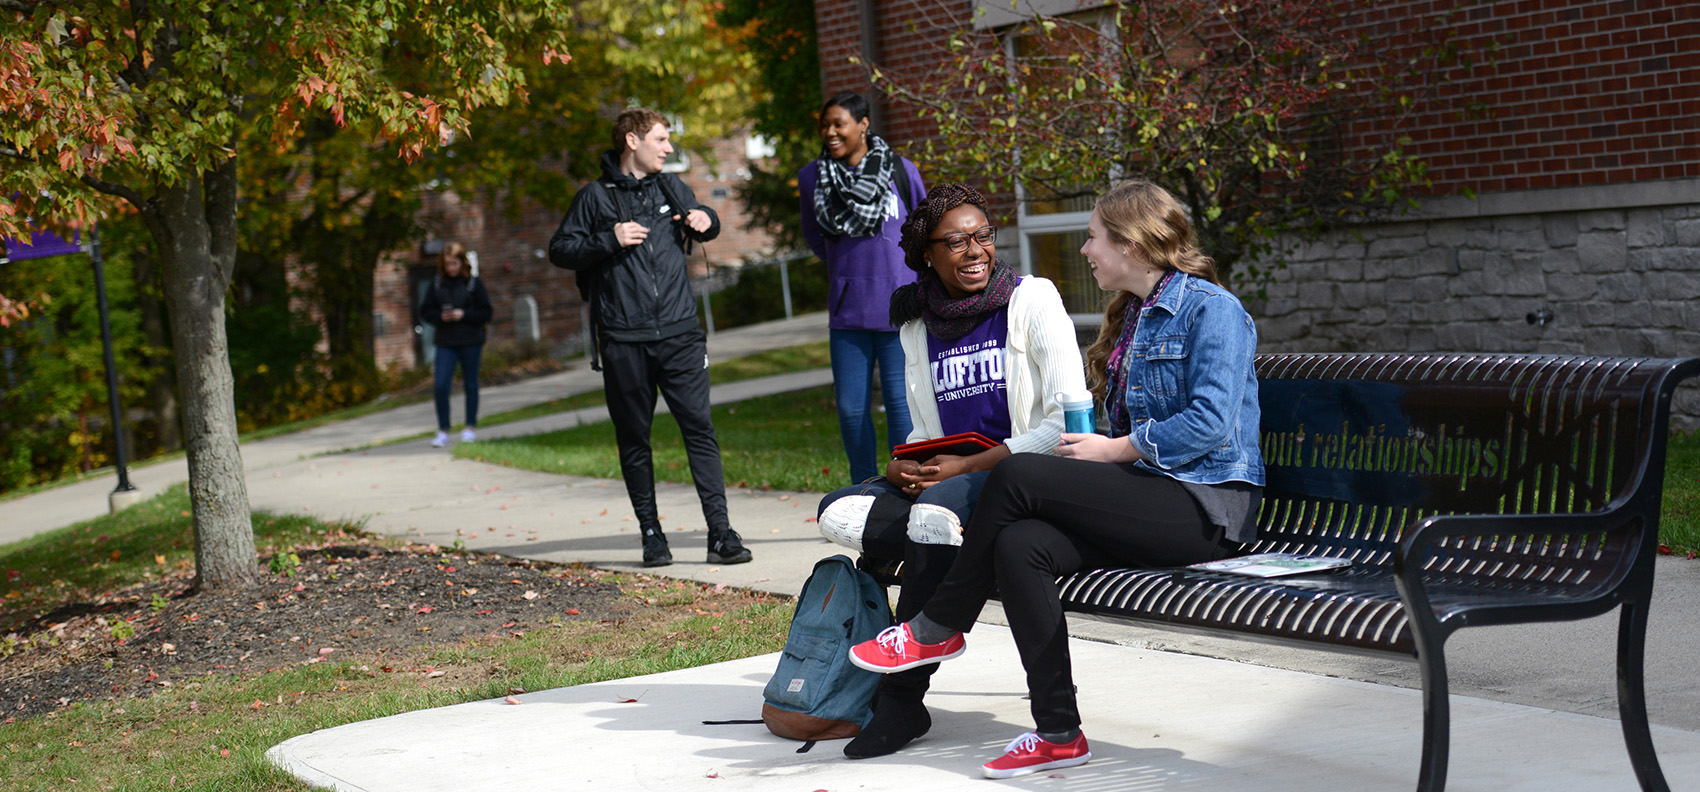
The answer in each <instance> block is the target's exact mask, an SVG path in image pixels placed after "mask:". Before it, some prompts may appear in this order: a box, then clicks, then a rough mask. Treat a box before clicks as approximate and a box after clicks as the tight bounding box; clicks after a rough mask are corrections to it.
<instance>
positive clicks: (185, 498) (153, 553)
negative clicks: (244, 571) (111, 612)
mask: <svg viewBox="0 0 1700 792" xmlns="http://www.w3.org/2000/svg"><path fill="white" fill-rule="evenodd" d="M253 522H254V541H255V544H256V545H258V548H259V551H260V555H262V556H269V555H272V554H273V553H276V552H277V551H278V549H279V548H287V547H294V546H295V545H298V544H302V543H310V542H322V541H325V540H326V539H327V538H334V537H336V536H338V535H340V534H341V532H342V531H344V530H347V529H349V528H350V526H344V525H338V524H326V523H323V522H321V521H319V520H316V519H314V518H310V517H302V516H294V515H273V514H266V513H263V512H259V513H255V514H254V517H253ZM194 561H195V532H194V527H193V524H192V523H191V522H190V517H189V492H188V489H187V487H185V485H182V484H178V485H175V486H173V487H170V488H169V489H167V490H166V491H165V492H163V493H161V494H160V495H158V496H156V497H155V498H153V499H151V500H148V501H146V502H144V503H139V504H136V505H135V506H132V507H130V508H128V509H125V510H123V511H121V512H118V513H117V514H111V515H107V516H105V517H101V518H99V519H95V520H89V521H87V522H82V523H78V524H76V525H72V526H68V527H65V528H60V529H57V530H53V531H48V532H46V533H42V534H37V535H36V536H32V537H30V538H28V539H23V540H20V541H17V542H14V543H12V544H9V545H6V546H4V547H0V570H5V579H3V580H0V633H3V632H5V631H6V630H8V629H11V628H13V627H16V626H17V624H18V623H19V621H20V620H22V619H27V618H28V617H29V616H32V615H34V614H36V613H40V612H44V611H46V610H50V609H51V608H52V607H53V606H56V605H58V604H61V603H64V602H70V601H73V600H74V599H75V598H76V597H77V596H80V595H79V592H82V593H83V595H86V593H87V592H90V591H105V590H109V589H115V588H122V587H124V586H128V585H130V584H132V583H140V582H143V581H146V580H148V579H150V578H155V577H158V576H159V575H160V574H161V573H162V572H164V571H166V570H168V569H172V568H189V567H192V566H193V564H194ZM4 654H5V652H4V650H3V649H0V656H4Z"/></svg>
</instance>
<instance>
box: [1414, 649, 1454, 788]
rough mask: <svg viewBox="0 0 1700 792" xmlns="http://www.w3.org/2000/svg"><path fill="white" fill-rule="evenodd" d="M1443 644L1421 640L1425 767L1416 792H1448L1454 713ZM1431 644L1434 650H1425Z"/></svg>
mask: <svg viewBox="0 0 1700 792" xmlns="http://www.w3.org/2000/svg"><path fill="white" fill-rule="evenodd" d="M1441 642H1442V640H1441V639H1438V638H1437V639H1435V640H1433V641H1428V642H1424V641H1421V640H1420V639H1419V640H1418V646H1419V648H1418V650H1417V665H1418V666H1420V667H1421V668H1422V672H1423V764H1422V772H1421V774H1420V775H1418V776H1417V792H1442V790H1445V789H1446V763H1447V758H1448V757H1447V754H1448V752H1449V751H1450V750H1451V746H1452V711H1451V707H1450V703H1449V701H1448V699H1447V695H1448V694H1447V688H1446V657H1445V656H1444V655H1443V654H1442V652H1441V649H1440V645H1441ZM1424 643H1432V644H1433V645H1432V646H1424V645H1423V644H1424Z"/></svg>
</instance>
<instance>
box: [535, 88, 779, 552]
mask: <svg viewBox="0 0 1700 792" xmlns="http://www.w3.org/2000/svg"><path fill="white" fill-rule="evenodd" d="M613 142H614V149H613V150H612V151H609V152H607V153H605V154H603V155H602V178H601V179H598V180H597V181H594V182H591V183H590V184H587V185H585V186H584V188H583V189H581V190H579V192H578V195H575V196H573V203H572V207H571V208H569V209H568V210H567V216H566V218H565V219H563V220H562V221H561V227H560V228H559V229H557V230H556V231H555V236H554V238H553V239H551V240H549V261H550V262H552V263H554V265H555V266H557V267H565V268H567V269H570V270H572V271H573V272H574V273H576V274H577V277H578V283H579V291H580V293H581V294H582V295H583V296H584V298H585V299H586V300H587V301H589V303H590V321H591V327H590V338H591V344H590V346H591V360H592V364H593V365H598V364H599V365H600V367H601V370H602V383H603V388H604V390H605V392H606V394H607V397H608V414H609V417H610V418H611V419H612V420H613V422H614V436H615V438H616V439H617V440H618V441H619V444H620V473H621V475H622V476H624V477H625V479H626V494H627V495H628V496H629V497H630V498H631V501H632V510H633V511H634V512H635V513H636V516H637V521H638V528H639V529H640V530H642V532H643V565H644V566H664V565H666V564H670V563H672V562H673V554H672V553H671V552H669V551H668V549H667V537H666V535H665V534H663V533H662V531H661V520H660V518H659V516H658V515H657V512H656V508H655V470H654V467H653V464H652V462H651V457H650V448H649V429H650V424H652V423H653V422H654V420H655V394H656V390H657V388H659V389H660V392H661V396H662V397H663V398H665V399H666V400H667V408H668V410H670V411H671V412H672V413H673V419H674V420H676V421H678V423H679V432H680V434H681V435H683V436H684V441H685V452H686V454H687V455H688V457H689V458H690V463H691V478H692V479H693V480H695V481H696V486H697V498H698V499H700V500H701V501H702V514H703V517H704V518H705V519H706V520H707V521H708V562H709V563H711V564H742V563H744V562H746V561H749V560H750V551H749V550H747V549H745V547H744V544H743V541H742V540H741V538H740V537H739V536H738V532H737V531H734V530H732V526H731V523H730V522H729V521H728V519H727V516H726V482H725V477H724V474H723V473H722V472H721V466H720V444H719V442H718V441H716V440H715V438H714V424H713V422H712V421H711V420H710V417H709V408H708V344H707V340H706V338H705V337H704V336H703V332H702V330H701V329H700V328H698V327H697V306H696V300H695V299H694V298H693V297H692V294H691V281H690V274H689V273H688V272H687V271H686V269H685V256H686V254H687V253H688V251H689V246H690V244H691V242H692V241H693V240H694V241H707V240H710V239H713V238H715V237H716V236H718V235H719V234H720V218H719V217H718V216H717V215H716V214H715V213H714V210H713V209H710V208H708V207H706V206H702V205H701V204H698V203H697V200H696V195H695V194H693V193H692V192H691V189H690V188H689V187H686V186H685V184H684V182H681V181H679V177H677V176H674V175H673V174H671V173H664V172H662V163H663V162H665V161H666V159H667V155H668V154H671V153H673V145H672V143H670V142H669V140H668V134H667V119H666V117H665V116H663V115H661V114H660V113H657V112H655V111H654V110H646V109H642V108H634V109H631V110H627V111H625V112H624V113H621V114H620V116H619V118H616V119H615V120H614V141H613Z"/></svg>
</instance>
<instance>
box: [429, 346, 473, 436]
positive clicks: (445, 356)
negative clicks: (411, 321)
mask: <svg viewBox="0 0 1700 792" xmlns="http://www.w3.org/2000/svg"><path fill="white" fill-rule="evenodd" d="M483 352H484V345H483V344H478V345H476V346H461V347H445V346H440V347H437V365H436V373H437V386H436V388H434V389H433V390H432V391H431V396H432V397H433V398H435V399H436V401H437V428H438V429H441V430H443V431H445V432H447V431H448V430H449V386H450V385H452V384H454V379H455V364H456V363H459V364H460V378H461V381H462V382H463V383H465V385H466V425H467V426H468V427H473V426H477V425H478V358H479V357H480V356H481V355H482V354H483Z"/></svg>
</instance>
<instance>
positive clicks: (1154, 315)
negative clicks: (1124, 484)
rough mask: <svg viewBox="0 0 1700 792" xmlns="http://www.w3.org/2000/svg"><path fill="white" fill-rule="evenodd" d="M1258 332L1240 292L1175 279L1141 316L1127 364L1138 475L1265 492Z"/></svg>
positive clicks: (1131, 438) (1178, 276) (1180, 275)
mask: <svg viewBox="0 0 1700 792" xmlns="http://www.w3.org/2000/svg"><path fill="white" fill-rule="evenodd" d="M1256 353H1257V326H1256V325H1255V324H1253V323H1252V320H1251V315H1250V314H1248V313H1246V311H1245V308H1244V307H1243V306H1241V305H1240V300H1239V298H1238V297H1236V296H1234V294H1233V293H1232V292H1229V291H1228V290H1226V289H1224V288H1222V287H1220V286H1217V285H1215V284H1213V283H1211V282H1209V281H1207V280H1204V279H1202V278H1194V277H1191V276H1189V275H1187V274H1186V273H1184V272H1177V273H1175V277H1174V278H1172V279H1171V280H1170V281H1169V283H1168V285H1167V286H1165V287H1164V288H1163V292H1162V294H1160V295H1158V297H1157V302H1156V303H1155V304H1153V305H1152V306H1151V307H1149V308H1145V309H1142V312H1141V314H1140V317H1139V325H1138V327H1137V328H1135V330H1134V336H1133V346H1132V349H1131V350H1130V351H1129V354H1130V355H1131V356H1132V359H1131V361H1130V363H1129V364H1128V377H1127V391H1126V393H1125V394H1124V398H1125V399H1126V401H1127V412H1128V417H1129V419H1130V420H1131V421H1132V424H1133V433H1132V435H1130V436H1129V438H1128V439H1129V441H1130V442H1132V443H1133V447H1134V448H1136V449H1138V450H1139V453H1140V454H1141V455H1143V456H1144V457H1145V458H1144V459H1142V460H1140V461H1139V463H1138V464H1139V465H1141V466H1143V467H1145V468H1147V469H1150V470H1153V471H1156V472H1158V473H1161V474H1163V475H1166V476H1169V477H1171V478H1175V479H1178V480H1180V481H1190V482H1193V483H1196V484H1220V483H1222V482H1225V481H1244V482H1249V483H1251V484H1255V485H1258V486H1262V485H1263V483H1264V480H1263V455H1262V454H1261V453H1260V452H1259V451H1258V447H1257V432H1258V426H1259V422H1260V420H1261V412H1260V411H1259V409H1258V403H1257V371H1256V369H1255V367H1254V366H1253V365H1252V361H1253V358H1254V356H1255V355H1256Z"/></svg>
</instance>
